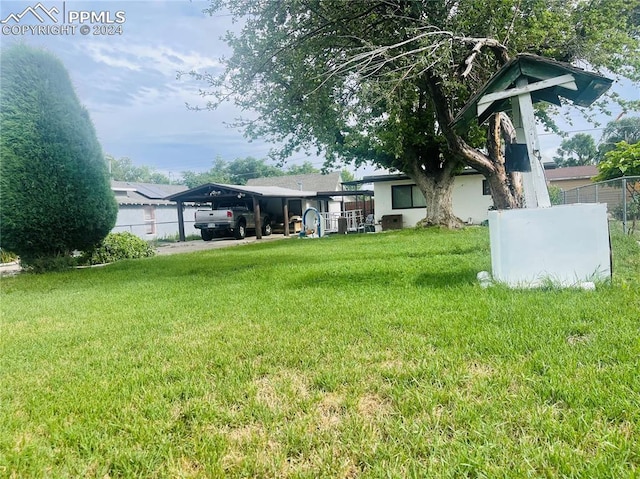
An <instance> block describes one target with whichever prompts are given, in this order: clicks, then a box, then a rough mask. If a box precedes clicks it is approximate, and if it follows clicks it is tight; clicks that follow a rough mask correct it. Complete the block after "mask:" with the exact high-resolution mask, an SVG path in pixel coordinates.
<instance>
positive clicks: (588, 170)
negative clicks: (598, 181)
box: [544, 165, 598, 191]
mask: <svg viewBox="0 0 640 479" xmlns="http://www.w3.org/2000/svg"><path fill="white" fill-rule="evenodd" d="M597 174H598V167H597V166H594V165H585V166H567V167H565V168H553V169H545V170H544V176H545V178H546V179H547V183H549V184H550V185H553V186H557V187H558V188H560V189H561V190H562V191H567V190H570V189H573V188H578V187H580V186H586V185H590V184H592V183H593V182H592V181H591V178H593V177H594V176H596V175H597Z"/></svg>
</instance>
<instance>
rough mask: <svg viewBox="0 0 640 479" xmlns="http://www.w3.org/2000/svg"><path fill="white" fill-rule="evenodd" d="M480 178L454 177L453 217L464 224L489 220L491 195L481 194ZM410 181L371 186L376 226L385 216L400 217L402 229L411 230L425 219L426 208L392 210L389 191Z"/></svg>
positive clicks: (411, 182)
mask: <svg viewBox="0 0 640 479" xmlns="http://www.w3.org/2000/svg"><path fill="white" fill-rule="evenodd" d="M483 179H484V178H483V176H482V175H460V176H456V178H455V180H454V183H453V195H452V200H453V213H454V214H455V215H456V216H457V217H458V218H460V219H461V220H463V221H465V222H469V221H470V222H471V223H473V224H480V223H482V222H483V221H484V220H486V219H487V218H488V211H489V208H490V207H491V205H492V204H493V202H492V200H491V196H490V195H483V194H482V180H483ZM413 184H415V183H414V182H413V181H412V180H396V181H379V182H376V183H374V184H373V190H374V195H375V199H376V206H375V211H376V212H375V218H376V221H377V222H379V221H381V220H382V217H383V216H386V215H398V214H401V215H402V227H403V228H410V227H413V226H415V225H416V223H417V222H418V221H420V220H421V219H423V218H424V217H425V215H426V209H425V208H406V209H393V208H392V207H391V187H392V186H397V185H413Z"/></svg>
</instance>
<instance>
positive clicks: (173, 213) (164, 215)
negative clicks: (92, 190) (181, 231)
mask: <svg viewBox="0 0 640 479" xmlns="http://www.w3.org/2000/svg"><path fill="white" fill-rule="evenodd" d="M111 189H112V190H113V192H114V194H115V197H116V200H117V201H118V218H117V220H116V225H115V227H114V228H113V230H112V232H114V233H119V232H122V231H128V232H129V233H133V234H134V235H136V236H138V237H140V238H142V239H144V240H153V239H157V238H165V237H171V236H176V235H177V234H178V212H177V210H176V205H175V203H173V202H171V201H167V200H165V199H164V198H165V197H167V196H169V195H172V194H175V193H179V192H181V191H185V190H187V189H188V188H187V187H186V186H184V185H157V184H151V183H134V182H128V181H112V182H111ZM195 210H196V208H195V207H193V206H185V210H184V218H185V223H186V224H188V225H191V226H193V223H194V221H193V220H194V212H195Z"/></svg>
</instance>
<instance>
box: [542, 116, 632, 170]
mask: <svg viewBox="0 0 640 479" xmlns="http://www.w3.org/2000/svg"><path fill="white" fill-rule="evenodd" d="M622 141H624V142H626V143H627V144H628V145H633V144H635V143H638V142H639V141H640V117H629V118H621V119H618V120H616V121H611V122H609V123H608V124H607V126H606V127H605V129H604V131H603V132H602V138H601V139H600V142H599V144H597V145H596V142H595V140H594V139H593V136H591V135H589V134H586V133H577V134H575V135H573V136H572V137H571V138H566V139H564V140H563V141H562V143H561V144H560V148H558V150H557V155H556V156H555V157H554V158H553V161H555V162H556V164H557V165H558V166H559V167H561V168H562V167H565V166H583V165H596V164H599V163H601V162H603V161H605V158H606V155H607V153H609V152H611V151H613V150H615V149H616V145H617V144H618V143H620V142H622Z"/></svg>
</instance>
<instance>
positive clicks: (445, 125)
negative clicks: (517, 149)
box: [426, 72, 522, 210]
mask: <svg viewBox="0 0 640 479" xmlns="http://www.w3.org/2000/svg"><path fill="white" fill-rule="evenodd" d="M426 79H427V85H428V88H429V91H430V92H431V96H432V99H433V104H434V106H435V109H436V113H437V115H438V121H439V123H440V125H441V127H442V133H443V134H444V137H445V139H446V140H447V145H448V146H449V149H450V150H451V152H452V154H453V155H455V156H456V157H457V158H459V160H460V161H462V162H464V163H465V164H466V165H468V166H470V167H472V168H474V169H475V170H476V171H478V172H480V173H482V175H484V177H485V178H486V179H487V181H488V183H489V189H490V190H491V198H492V199H493V206H494V208H496V209H499V210H502V209H512V208H520V207H521V206H522V183H521V181H520V178H519V176H520V175H519V174H508V173H507V171H506V168H505V158H504V154H503V152H502V147H501V138H502V137H504V139H505V141H507V142H509V143H511V142H512V141H513V137H514V136H515V129H513V126H512V125H511V124H510V121H509V120H508V117H507V116H506V115H504V114H502V113H497V114H495V115H493V116H492V117H491V119H490V124H489V132H488V136H487V154H484V153H482V152H481V151H479V150H478V149H476V148H472V147H471V146H470V145H468V144H467V143H466V142H465V141H464V140H463V139H462V138H461V137H460V135H458V134H457V133H456V132H455V131H454V130H453V127H452V123H453V114H452V112H451V109H450V108H449V103H448V101H447V97H446V96H445V94H444V91H443V90H442V80H441V79H440V78H438V77H436V76H434V75H432V74H431V73H430V72H427V74H426ZM510 125H511V129H510V128H509V126H510Z"/></svg>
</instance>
